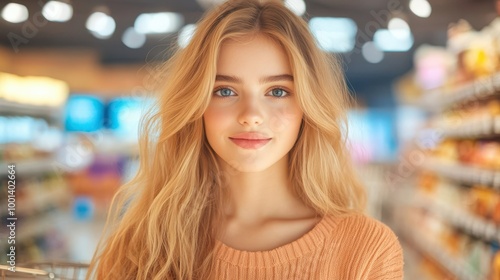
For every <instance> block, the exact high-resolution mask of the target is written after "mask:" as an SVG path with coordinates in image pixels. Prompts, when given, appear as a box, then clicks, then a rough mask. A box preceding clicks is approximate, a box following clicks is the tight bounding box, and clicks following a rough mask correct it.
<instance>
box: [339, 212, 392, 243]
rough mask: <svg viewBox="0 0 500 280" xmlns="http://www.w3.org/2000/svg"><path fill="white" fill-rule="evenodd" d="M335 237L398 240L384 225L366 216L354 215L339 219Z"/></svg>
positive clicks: (343, 216)
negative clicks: (347, 236)
mask: <svg viewBox="0 0 500 280" xmlns="http://www.w3.org/2000/svg"><path fill="white" fill-rule="evenodd" d="M332 218H333V217H332ZM333 219H337V222H336V224H337V226H336V229H335V230H334V231H335V233H334V234H335V235H337V236H338V235H339V234H346V235H349V236H353V237H355V236H359V237H367V236H381V237H382V236H387V237H388V238H397V236H396V234H395V233H394V232H393V231H392V230H391V229H390V228H389V227H388V226H387V225H386V224H384V223H382V222H381V221H379V220H376V219H374V218H372V217H369V216H367V215H366V214H360V213H352V214H345V215H342V216H339V217H337V218H333Z"/></svg>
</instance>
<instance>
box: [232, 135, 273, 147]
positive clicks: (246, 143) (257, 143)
mask: <svg viewBox="0 0 500 280" xmlns="http://www.w3.org/2000/svg"><path fill="white" fill-rule="evenodd" d="M229 139H231V141H233V142H234V143H235V144H236V145H238V146H240V147H242V148H243V149H258V148H260V147H262V146H264V145H266V144H267V143H268V142H269V141H271V139H237V138H229Z"/></svg>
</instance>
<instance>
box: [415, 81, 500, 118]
mask: <svg viewBox="0 0 500 280" xmlns="http://www.w3.org/2000/svg"><path fill="white" fill-rule="evenodd" d="M499 90H500V73H495V74H493V75H491V76H489V77H484V78H481V79H477V80H475V81H473V82H469V83H467V84H463V85H461V86H457V87H455V88H453V89H451V90H446V89H442V88H440V89H435V90H432V91H429V92H427V93H425V94H424V95H423V98H422V100H421V102H420V103H421V106H422V107H424V108H429V109H431V110H433V111H442V110H444V109H446V108H449V107H451V106H454V105H456V104H461V103H466V102H469V101H473V100H481V99H486V98H489V97H492V96H495V95H499V94H498V93H499Z"/></svg>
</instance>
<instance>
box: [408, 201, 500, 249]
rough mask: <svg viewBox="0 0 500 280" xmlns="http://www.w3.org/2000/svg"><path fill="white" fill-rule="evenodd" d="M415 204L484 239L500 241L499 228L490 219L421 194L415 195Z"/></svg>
mask: <svg viewBox="0 0 500 280" xmlns="http://www.w3.org/2000/svg"><path fill="white" fill-rule="evenodd" d="M414 204H415V206H418V207H423V208H425V209H427V210H429V211H431V213H432V214H433V215H434V216H436V217H439V218H440V219H441V220H443V221H444V222H446V223H448V224H450V225H452V226H454V227H456V228H460V229H462V230H464V231H465V232H467V233H469V234H471V235H473V236H476V237H477V238H480V239H483V240H485V241H496V242H500V228H499V227H498V226H497V225H495V224H494V223H493V222H491V221H487V220H486V219H483V218H481V217H477V216H475V215H473V214H471V213H469V212H467V211H465V210H463V209H458V208H452V207H450V206H449V205H446V204H444V203H442V202H440V201H434V200H431V199H429V198H425V197H423V196H421V195H416V196H415V201H414Z"/></svg>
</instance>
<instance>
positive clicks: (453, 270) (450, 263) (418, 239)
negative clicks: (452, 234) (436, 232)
mask: <svg viewBox="0 0 500 280" xmlns="http://www.w3.org/2000/svg"><path fill="white" fill-rule="evenodd" d="M423 236H425V234H424V233H419V232H418V230H415V231H411V232H410V231H409V230H408V231H407V232H406V233H405V235H404V237H405V239H406V240H407V241H409V242H411V243H412V244H413V245H414V246H415V247H417V248H418V250H419V251H421V253H423V254H424V255H426V256H428V257H429V258H431V259H433V260H435V261H436V262H437V263H439V264H440V265H441V266H442V267H443V268H445V269H446V270H447V271H448V272H450V274H452V275H453V276H454V278H456V279H460V280H482V279H486V277H485V276H484V275H479V274H478V273H474V272H473V270H472V269H471V268H470V267H469V266H468V265H467V263H466V262H465V261H464V260H462V259H458V258H453V257H452V256H450V254H448V253H447V252H446V250H444V248H442V246H441V245H440V244H438V243H437V242H435V241H433V240H430V239H428V238H425V237H423Z"/></svg>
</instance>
